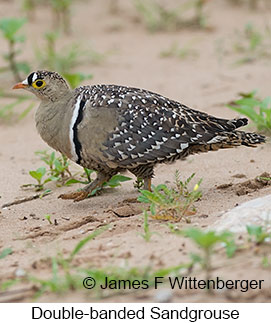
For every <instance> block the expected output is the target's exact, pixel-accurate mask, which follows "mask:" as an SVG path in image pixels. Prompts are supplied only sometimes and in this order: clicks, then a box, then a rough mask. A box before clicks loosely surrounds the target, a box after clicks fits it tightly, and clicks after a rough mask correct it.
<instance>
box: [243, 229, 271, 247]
mask: <svg viewBox="0 0 271 323" xmlns="http://www.w3.org/2000/svg"><path fill="white" fill-rule="evenodd" d="M246 228H247V233H248V234H249V240H250V241H253V242H254V243H255V244H257V245H260V244H262V243H264V242H267V241H269V242H270V240H271V230H270V229H268V228H263V227H262V226H257V225H247V226H246Z"/></svg>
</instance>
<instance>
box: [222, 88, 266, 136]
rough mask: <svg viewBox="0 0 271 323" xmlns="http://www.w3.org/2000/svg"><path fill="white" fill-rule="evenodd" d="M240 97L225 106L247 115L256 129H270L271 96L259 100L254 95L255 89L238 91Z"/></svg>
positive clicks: (264, 130)
mask: <svg viewBox="0 0 271 323" xmlns="http://www.w3.org/2000/svg"><path fill="white" fill-rule="evenodd" d="M240 96H241V99H238V100H235V101H232V102H230V103H229V104H228V105H227V107H229V108H230V109H232V110H234V111H237V112H238V113H240V114H241V115H244V116H246V117H248V118H249V119H250V120H251V121H253V123H254V124H255V126H256V127H257V130H259V131H262V132H266V133H270V131H271V97H266V98H265V99H263V100H261V99H259V98H257V97H256V91H252V92H249V93H240Z"/></svg>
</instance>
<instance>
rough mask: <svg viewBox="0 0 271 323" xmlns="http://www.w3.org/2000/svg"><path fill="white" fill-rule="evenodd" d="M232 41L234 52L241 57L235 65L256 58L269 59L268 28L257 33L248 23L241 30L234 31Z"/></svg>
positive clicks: (270, 40) (269, 42)
mask: <svg viewBox="0 0 271 323" xmlns="http://www.w3.org/2000/svg"><path fill="white" fill-rule="evenodd" d="M234 39H235V40H234V42H233V48H234V51H235V52H236V53H238V54H239V55H242V58H241V59H239V60H237V62H236V63H237V64H244V63H250V62H251V61H254V60H256V59H258V58H269V59H270V58H271V55H270V51H269V48H270V45H271V37H270V30H269V29H268V28H266V29H265V30H264V31H259V30H257V29H256V27H255V26H254V25H253V24H251V23H248V24H246V25H245V27H244V29H243V30H241V31H239V30H236V32H235V35H234Z"/></svg>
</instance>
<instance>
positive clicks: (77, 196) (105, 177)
mask: <svg viewBox="0 0 271 323" xmlns="http://www.w3.org/2000/svg"><path fill="white" fill-rule="evenodd" d="M113 175H115V174H105V173H98V174H97V178H96V179H95V180H94V181H93V182H91V183H90V184H88V185H87V186H85V187H84V188H83V189H82V190H81V191H79V192H72V193H67V194H61V195H59V196H58V198H61V199H63V200H74V202H79V201H82V200H84V199H86V198H87V197H88V196H89V195H90V194H91V192H93V191H94V190H95V189H97V188H102V186H103V183H104V182H107V181H109V180H110V178H111V177H112V176H113Z"/></svg>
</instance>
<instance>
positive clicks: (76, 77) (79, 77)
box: [63, 73, 93, 89]
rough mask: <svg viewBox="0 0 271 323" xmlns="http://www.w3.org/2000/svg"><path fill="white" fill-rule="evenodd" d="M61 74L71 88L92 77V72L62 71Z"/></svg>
mask: <svg viewBox="0 0 271 323" xmlns="http://www.w3.org/2000/svg"><path fill="white" fill-rule="evenodd" d="M63 76H64V77H65V79H66V80H67V81H68V83H69V84H70V86H71V88H72V89H74V88H76V87H77V86H78V85H80V83H81V82H83V81H85V80H89V79H92V78H93V75H92V74H83V73H64V74H63Z"/></svg>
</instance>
